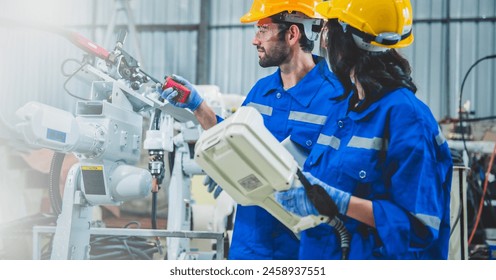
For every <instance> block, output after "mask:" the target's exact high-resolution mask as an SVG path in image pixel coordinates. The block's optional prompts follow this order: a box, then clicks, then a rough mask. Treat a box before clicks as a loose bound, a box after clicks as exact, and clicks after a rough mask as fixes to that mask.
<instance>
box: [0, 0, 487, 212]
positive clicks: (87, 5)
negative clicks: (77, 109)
mask: <svg viewBox="0 0 496 280" xmlns="http://www.w3.org/2000/svg"><path fill="white" fill-rule="evenodd" d="M251 3H252V1H251V0H184V1H176V0H128V1H125V0H124V1H119V0H81V1H76V0H69V1H68V0H44V1H35V0H32V1H29V0H17V1H7V0H0V19H3V20H7V21H8V22H7V23H5V21H4V22H1V21H0V38H1V44H0V62H1V63H0V81H1V90H0V128H1V129H0V139H2V141H3V143H8V144H7V145H3V146H2V147H1V148H2V151H3V152H4V153H7V154H8V153H9V151H10V150H12V147H15V149H22V148H20V147H19V145H17V144H18V143H12V142H11V141H10V140H11V139H9V136H10V134H11V131H12V129H14V127H13V125H14V124H15V123H16V122H17V121H18V119H17V117H16V115H15V111H16V110H17V109H18V108H19V107H21V106H22V105H23V104H25V103H26V102H28V101H39V102H42V103H45V104H48V105H51V106H54V107H57V108H61V109H64V110H69V111H73V110H74V105H75V99H74V98H73V97H71V96H70V95H68V94H67V93H66V91H65V90H64V82H65V80H66V78H67V77H65V76H64V73H63V72H64V69H63V67H62V65H63V64H64V63H66V62H67V61H69V62H70V59H76V60H81V58H82V56H83V54H84V52H83V51H81V50H80V49H78V48H77V47H75V46H74V45H73V44H71V43H70V42H69V41H67V40H66V39H65V38H63V37H61V36H59V35H57V34H55V33H52V32H49V31H47V30H43V28H39V27H40V26H36V23H40V22H43V23H47V24H51V25H56V26H59V27H63V28H67V29H70V30H73V31H76V32H78V33H80V34H82V35H83V36H85V37H87V38H89V39H91V40H92V41H94V42H96V43H98V44H100V45H101V46H103V47H105V48H107V49H113V47H114V45H115V40H116V37H117V33H116V32H115V30H118V29H126V30H128V37H127V39H126V42H125V44H124V49H125V50H126V51H127V52H128V53H130V54H131V55H133V56H134V57H135V58H137V59H138V60H139V61H140V63H141V68H142V69H143V70H144V71H146V72H147V73H148V74H150V75H151V76H153V77H156V78H158V79H159V80H161V79H163V77H164V76H165V75H169V74H172V73H175V74H178V75H181V76H183V77H185V78H187V79H188V80H190V81H191V82H193V83H195V84H198V85H216V86H218V87H219V90H220V92H221V93H222V94H236V95H242V96H244V95H246V94H247V93H248V91H249V90H250V88H251V87H252V85H253V84H254V83H255V82H256V81H257V79H259V78H261V77H263V76H266V75H268V74H270V73H272V72H273V71H275V68H267V69H263V68H261V67H260V66H259V65H258V59H257V54H256V49H255V47H254V46H253V45H252V44H251V41H252V38H253V36H254V30H253V25H251V24H248V25H246V24H241V23H240V22H239V18H240V17H241V16H242V15H243V14H244V13H246V11H248V10H249V8H250V5H251ZM412 5H413V11H414V26H413V32H414V36H415V42H414V43H413V45H411V46H409V47H407V48H405V49H402V50H401V52H402V53H403V54H404V55H405V56H406V57H407V58H408V59H409V60H410V62H411V65H412V69H413V78H414V80H415V82H416V84H417V86H418V92H417V96H418V97H419V98H420V99H421V100H423V101H424V102H425V103H426V104H427V105H428V106H429V107H430V108H431V110H432V112H433V114H434V116H435V118H436V119H437V120H438V121H439V122H440V123H442V122H444V123H450V119H452V118H457V117H458V109H459V102H460V91H461V84H462V81H463V79H464V77H465V75H466V74H467V71H468V70H469V68H470V67H471V66H472V65H473V64H474V63H475V62H476V61H477V60H479V59H481V58H483V57H485V56H489V55H494V54H496V1H494V0H470V1H466V0H412ZM11 21H18V22H25V23H26V22H32V23H34V25H33V26H27V27H26V26H24V27H19V26H13V25H12V24H11ZM110 24H112V25H113V26H114V27H115V28H114V30H109V25H110ZM37 27H38V28H37ZM314 53H315V54H319V49H318V46H317V47H316V48H315V49H314ZM495 88H496V60H494V59H492V60H486V61H483V62H481V63H480V64H478V65H477V66H476V67H474V69H473V70H472V71H471V72H470V75H469V76H468V78H467V80H466V84H465V86H464V89H463V98H462V100H461V101H462V102H463V103H464V104H467V103H466V102H467V101H468V102H469V103H470V107H469V108H468V109H469V110H470V113H471V114H470V117H473V118H485V117H491V116H495V115H496V94H495V92H494V89H495ZM484 129H486V130H490V131H491V130H492V126H491V125H487V127H484ZM484 132H485V131H478V133H479V135H482V134H483V133H484ZM476 134H477V133H476ZM0 168H2V169H4V171H5V170H8V174H7V175H5V174H3V175H4V176H2V177H1V178H0V203H2V204H3V205H13V207H12V208H11V211H10V212H8V213H7V211H5V209H6V207H0V211H3V213H0V222H5V221H9V220H10V219H12V218H13V217H14V218H19V217H22V216H23V215H25V214H31V212H32V211H33V209H30V208H29V207H28V206H26V208H27V209H24V208H23V206H22V205H30V204H31V203H32V202H33V201H34V200H36V199H37V196H29V195H26V194H25V189H24V188H26V187H27V188H29V187H30V186H26V184H31V182H28V181H27V180H22V179H17V178H20V177H22V176H23V175H24V174H25V172H26V171H25V170H24V169H22V168H20V169H16V165H15V164H12V162H10V161H9V158H4V159H1V160H0ZM0 174H1V173H0ZM13 182H14V184H17V186H13V185H12V183H13ZM11 188H12V189H11ZM16 188H17V189H16ZM6 189H9V190H6ZM13 189H14V190H13ZM36 192H38V193H39V192H41V191H40V190H39V189H35V190H34V191H33V192H32V193H36ZM12 193H14V195H17V194H19V195H20V196H22V198H20V197H18V198H15V199H12V196H11V194H12ZM5 194H7V195H5ZM31 200H33V201H31ZM34 204H35V205H36V203H34Z"/></svg>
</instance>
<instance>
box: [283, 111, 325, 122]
mask: <svg viewBox="0 0 496 280" xmlns="http://www.w3.org/2000/svg"><path fill="white" fill-rule="evenodd" d="M288 119H289V120H293V121H300V122H306V123H313V124H320V125H323V124H325V122H326V120H327V117H326V116H322V115H315V114H309V113H305V112H296V111H291V112H290V113H289V117H288Z"/></svg>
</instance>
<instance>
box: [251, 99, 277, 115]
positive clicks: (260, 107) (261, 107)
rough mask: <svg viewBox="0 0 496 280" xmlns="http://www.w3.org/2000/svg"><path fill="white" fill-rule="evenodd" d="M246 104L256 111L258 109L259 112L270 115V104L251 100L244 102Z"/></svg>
mask: <svg viewBox="0 0 496 280" xmlns="http://www.w3.org/2000/svg"><path fill="white" fill-rule="evenodd" d="M246 106H250V107H253V108H255V109H257V111H259V112H260V114H263V115H267V116H272V107H270V106H266V105H262V104H258V103H253V102H250V103H248V104H246Z"/></svg>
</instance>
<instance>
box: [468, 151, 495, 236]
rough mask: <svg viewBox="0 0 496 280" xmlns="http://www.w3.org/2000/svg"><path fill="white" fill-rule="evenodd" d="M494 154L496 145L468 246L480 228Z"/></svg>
mask: <svg viewBox="0 0 496 280" xmlns="http://www.w3.org/2000/svg"><path fill="white" fill-rule="evenodd" d="M494 154H496V143H495V144H494V149H493V153H492V154H491V159H490V160H489V165H488V167H487V172H486V178H485V179H484V189H483V190H482V197H481V200H480V203H479V211H478V212H477V219H476V220H475V225H474V228H473V229H472V233H470V237H469V238H468V245H470V243H472V238H474V235H475V230H476V229H477V227H478V226H479V221H480V217H481V215H482V206H483V205H484V196H485V195H486V191H487V185H488V183H489V174H491V169H492V168H493V161H494Z"/></svg>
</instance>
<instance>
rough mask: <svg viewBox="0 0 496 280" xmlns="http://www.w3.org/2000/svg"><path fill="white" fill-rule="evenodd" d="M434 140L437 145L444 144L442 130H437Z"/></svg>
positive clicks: (444, 139)
mask: <svg viewBox="0 0 496 280" xmlns="http://www.w3.org/2000/svg"><path fill="white" fill-rule="evenodd" d="M436 142H437V145H438V146H441V145H442V144H444V142H446V138H444V135H443V132H442V131H441V130H439V134H438V135H436Z"/></svg>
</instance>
